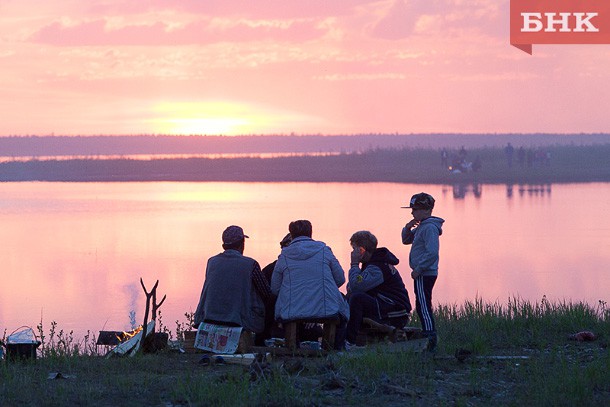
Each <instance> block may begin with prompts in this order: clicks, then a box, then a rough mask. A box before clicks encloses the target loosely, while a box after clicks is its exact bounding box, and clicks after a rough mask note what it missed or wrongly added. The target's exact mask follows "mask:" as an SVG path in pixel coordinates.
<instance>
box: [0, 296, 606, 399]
mask: <svg viewBox="0 0 610 407" xmlns="http://www.w3.org/2000/svg"><path fill="white" fill-rule="evenodd" d="M435 313H436V315H435V316H436V321H437V330H438V332H439V339H440V341H439V346H438V349H437V352H436V353H434V354H430V353H415V352H412V351H405V350H404V348H399V347H398V344H395V345H394V344H379V345H372V346H369V347H368V348H367V349H366V350H364V351H362V350H361V351H357V352H343V353H331V354H328V355H327V356H325V357H318V358H299V357H277V358H275V359H273V360H272V361H270V362H268V363H265V364H264V366H263V365H260V366H258V368H257V369H254V368H253V366H240V365H224V366H220V365H214V364H212V365H210V366H204V365H202V364H200V363H199V359H200V358H201V354H193V353H179V352H171V351H163V352H158V353H155V354H138V355H136V356H135V357H132V358H110V359H107V358H104V357H101V356H100V355H102V354H103V353H104V352H103V351H101V350H100V351H98V350H97V349H96V350H95V351H93V350H94V349H93V348H94V347H95V346H94V345H93V343H94V342H92V340H91V339H87V340H80V341H76V340H74V339H73V338H72V335H71V333H67V334H66V333H62V331H61V330H59V329H58V327H57V325H56V324H54V323H52V324H51V325H50V327H49V329H48V330H44V329H43V326H42V324H41V325H40V327H39V336H40V339H41V340H42V341H41V342H44V346H41V349H40V351H39V355H38V356H39V357H38V358H37V359H35V360H27V361H22V362H11V363H8V362H6V361H4V362H3V363H0V405H26V406H28V405H32V406H33V405H126V404H129V405H136V406H139V405H146V406H148V405H172V406H190V405H201V406H259V405H262V406H312V405H366V404H370V405H379V404H386V405H457V406H460V405H463V406H473V405H476V406H487V405H498V406H518V405H543V406H544V405H553V406H562V405H608V404H610V380H608V378H609V376H608V372H609V371H610V356H609V353H608V349H607V344H608V338H609V337H610V323H609V322H610V312H609V311H608V309H607V307H606V303H605V302H603V301H600V302H599V304H597V305H596V306H590V305H588V304H586V303H579V302H576V303H573V302H557V303H550V302H549V301H547V300H546V299H545V298H543V299H542V300H541V301H538V302H533V303H532V302H528V301H524V300H521V299H519V298H510V299H509V300H508V302H507V303H506V304H501V303H499V302H495V303H486V302H484V301H482V300H481V299H479V298H477V299H475V300H473V301H465V302H464V303H463V304H461V305H459V306H458V305H455V304H454V305H439V306H437V307H436V311H435ZM187 318H188V315H187ZM413 323H414V324H417V321H414V322H413ZM184 326H186V325H182V324H180V323H177V328H179V329H184ZM582 330H589V331H591V332H593V333H594V334H595V335H596V340H594V341H591V342H578V341H575V340H571V339H570V335H572V334H574V333H576V332H579V331H582ZM178 336H180V335H179V333H177V334H176V337H178ZM400 349H403V350H400ZM456 351H460V352H464V351H467V354H468V357H467V358H457V357H456V356H455V355H456ZM57 372H59V373H61V375H62V377H64V379H58V378H56V377H53V374H52V373H57Z"/></svg>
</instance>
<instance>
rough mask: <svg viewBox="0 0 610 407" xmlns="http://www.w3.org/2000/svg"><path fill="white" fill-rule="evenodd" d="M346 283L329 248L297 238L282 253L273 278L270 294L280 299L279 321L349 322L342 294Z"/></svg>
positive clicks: (301, 237) (277, 313) (277, 307)
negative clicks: (335, 319) (333, 319)
mask: <svg viewBox="0 0 610 407" xmlns="http://www.w3.org/2000/svg"><path fill="white" fill-rule="evenodd" d="M344 283H345V273H344V272H343V268H341V265H340V264H339V261H338V260H337V258H336V257H335V255H334V254H333V252H332V250H331V249H330V247H328V246H326V244H324V243H323V242H318V241H315V240H313V239H311V238H309V237H305V236H300V237H297V238H295V239H294V240H293V241H292V243H290V245H289V246H287V247H285V248H284V249H282V253H281V254H280V256H279V258H278V260H277V263H276V265H275V268H274V270H273V275H272V277H271V291H272V292H273V294H275V295H277V297H278V298H277V302H276V304H275V318H276V320H279V321H291V320H295V319H316V318H327V317H334V316H338V315H342V316H343V317H344V318H345V319H349V306H348V304H347V302H346V300H345V298H344V297H343V295H342V294H341V292H339V287H341V286H342V285H343V284H344Z"/></svg>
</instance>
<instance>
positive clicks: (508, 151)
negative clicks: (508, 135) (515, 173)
mask: <svg viewBox="0 0 610 407" xmlns="http://www.w3.org/2000/svg"><path fill="white" fill-rule="evenodd" d="M514 153H515V149H514V147H513V146H512V144H510V143H508V144H507V145H506V147H504V154H505V155H506V163H507V164H508V168H513V155H514Z"/></svg>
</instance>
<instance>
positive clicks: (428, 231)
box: [402, 216, 445, 276]
mask: <svg viewBox="0 0 610 407" xmlns="http://www.w3.org/2000/svg"><path fill="white" fill-rule="evenodd" d="M444 222H445V220H444V219H441V218H438V217H436V216H430V217H429V218H427V219H424V220H423V221H421V223H420V224H419V226H417V227H416V228H414V229H413V230H409V229H407V228H406V227H404V228H403V229H402V242H403V243H404V244H407V245H408V244H410V245H411V252H410V253H409V266H410V267H411V269H412V270H413V271H419V272H420V273H422V275H423V276H436V275H438V258H439V255H438V252H439V236H440V235H441V234H442V233H443V229H442V227H443V223H444Z"/></svg>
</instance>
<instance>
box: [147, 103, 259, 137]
mask: <svg viewBox="0 0 610 407" xmlns="http://www.w3.org/2000/svg"><path fill="white" fill-rule="evenodd" d="M154 111H155V114H156V115H157V116H158V118H156V119H154V120H153V121H152V125H153V127H154V130H155V132H158V133H163V134H175V135H184V134H206V135H238V134H247V133H252V132H254V131H256V129H257V128H259V129H260V128H261V127H264V125H265V118H264V117H262V116H260V115H258V114H257V113H256V111H255V110H254V109H252V108H250V107H249V106H247V105H243V104H237V103H230V102H200V103H190V102H177V103H168V102H163V103H159V104H157V105H155V107H154Z"/></svg>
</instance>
